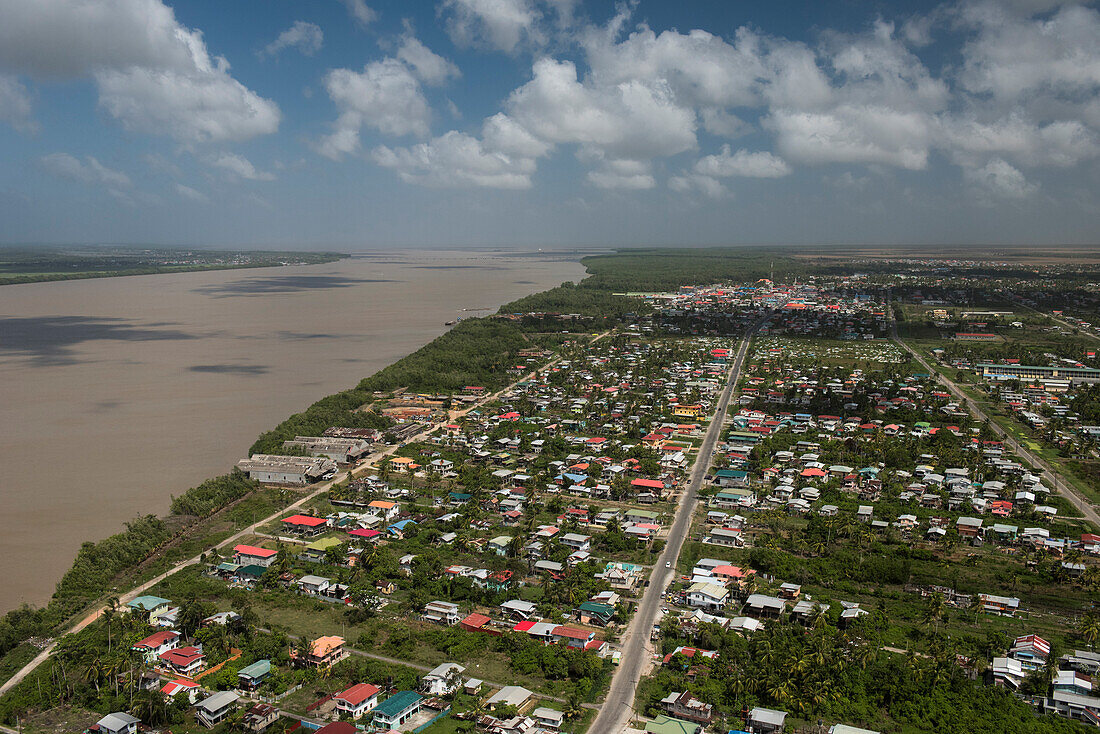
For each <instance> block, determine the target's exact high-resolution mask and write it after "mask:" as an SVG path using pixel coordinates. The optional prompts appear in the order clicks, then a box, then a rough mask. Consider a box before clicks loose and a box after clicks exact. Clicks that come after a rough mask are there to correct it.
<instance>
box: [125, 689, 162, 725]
mask: <svg viewBox="0 0 1100 734" xmlns="http://www.w3.org/2000/svg"><path fill="white" fill-rule="evenodd" d="M132 710H133V712H134V716H136V717H137V718H139V719H141V722H142V723H143V724H148V725H149V726H153V727H157V726H161V725H162V724H167V723H168V702H167V700H165V697H164V695H163V694H161V693H160V691H142V692H141V693H139V694H138V695H137V697H136V700H135V702H134V705H133V708H132Z"/></svg>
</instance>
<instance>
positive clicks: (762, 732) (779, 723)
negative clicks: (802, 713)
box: [749, 706, 787, 734]
mask: <svg viewBox="0 0 1100 734" xmlns="http://www.w3.org/2000/svg"><path fill="white" fill-rule="evenodd" d="M786 720H787V712H786V711H775V710H774V709H766V708H761V707H759V706H757V707H756V708H754V709H753V710H752V711H750V712H749V726H751V727H752V730H753V731H754V732H757V733H758V734H771V732H781V731H783V727H784V726H785V725H786Z"/></svg>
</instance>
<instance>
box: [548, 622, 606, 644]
mask: <svg viewBox="0 0 1100 734" xmlns="http://www.w3.org/2000/svg"><path fill="white" fill-rule="evenodd" d="M551 634H552V635H553V638H554V642H558V643H565V645H566V646H567V647H575V648H579V649H583V648H584V646H585V645H587V644H588V643H589V642H591V641H592V640H594V639H596V633H595V632H593V631H590V630H582V629H578V628H576V627H570V626H568V625H564V624H559V625H558V626H557V627H555V628H554V631H553V632H552V633H551Z"/></svg>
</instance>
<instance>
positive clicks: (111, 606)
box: [103, 596, 119, 655]
mask: <svg viewBox="0 0 1100 734" xmlns="http://www.w3.org/2000/svg"><path fill="white" fill-rule="evenodd" d="M118 605H119V599H118V597H117V596H109V597H107V605H106V606H105V607H103V620H104V621H105V622H106V623H107V654H108V655H109V654H110V653H111V623H112V622H114V620H115V615H116V614H117V613H118Z"/></svg>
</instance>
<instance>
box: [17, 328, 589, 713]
mask: <svg viewBox="0 0 1100 734" xmlns="http://www.w3.org/2000/svg"><path fill="white" fill-rule="evenodd" d="M609 333H610V332H609V331H605V332H603V333H601V334H599V335H597V336H596V337H594V338H593V339H592V342H596V341H598V340H600V339H602V338H603V337H605V336H607V334H609ZM559 361H561V360H560V358H559V359H554V360H552V361H550V362H548V363H546V364H545V365H542V366H541V367H538V368H536V369H534V370H532V371H531V372H529V373H527V374H525V375H524V376H523V377H521V378H519V379H518V380H516V381H515V382H513V383H511V384H510V385H507V386H506V387H503V388H501V389H500V390H498V391H497V392H495V393H493V394H492V395H488V396H486V397H484V398H482V399H481V400H478V401H477V402H475V403H473V404H472V405H470V406H469V407H467V408H465V409H463V410H461V411H459V412H457V413H452V414H451V415H450V416H448V417H447V419H446V420H443V421H440V422H438V423H435V424H432V425H431V426H429V427H428V428H426V429H425V430H424V431H422V432H421V433H418V434H417V435H415V436H413V437H411V438H409V439H407V441H405V442H404V443H411V442H415V441H421V440H423V439H425V438H427V437H428V435H429V434H431V432H432V431H434V430H436V429H437V428H442V427H443V426H445V425H447V424H448V423H451V422H453V421H454V420H455V419H456V418H458V417H461V416H463V415H465V414H466V413H468V412H469V411H471V410H473V409H474V408H476V407H478V406H480V405H484V404H486V403H489V402H492V401H493V400H496V399H497V398H499V397H500V396H501V395H502V394H503V393H504V392H506V391H508V390H511V389H512V388H513V387H515V386H516V385H518V384H519V383H521V382H524V381H526V380H530V379H531V378H533V377H534V376H535V375H536V374H537V373H538V372H540V371H542V370H544V369H547V368H548V367H552V366H553V365H555V364H557V363H558V362H559ZM398 448H399V446H391V447H390V448H387V449H386V450H384V451H380V452H378V453H375V454H373V455H371V457H370V458H369V460H368V461H365V462H363V463H361V464H359V465H358V466H356V467H354V468H352V469H350V470H348V471H345V472H341V473H339V474H337V475H336V476H335V477H333V478H332V479H331V480H329V481H327V482H324V483H323V484H319V485H317V486H316V487H315V488H314V490H313V491H312V492H310V493H309V494H307V495H305V496H303V497H302V498H301V499H299V500H298V501H297V502H295V503H294V504H292V505H290V506H289V507H284V508H282V509H280V510H279V511H278V512H275V513H273V514H271V515H269V516H268V517H265V518H264V519H262V520H260V521H258V522H255V523H253V524H251V525H249V526H248V527H246V528H245V529H244V530H241V531H240V532H237V533H234V534H233V535H231V536H230V537H228V538H226V539H225V540H223V541H222V542H221V543H218V544H217V545H216V546H214V548H216V549H221V548H225V547H227V546H229V545H231V544H233V543H236V542H237V541H238V540H240V539H241V538H243V537H245V536H247V535H251V534H255V532H256V530H257V529H258V528H260V527H261V526H263V525H266V524H267V523H269V522H274V521H275V520H277V519H278V518H280V517H282V516H284V515H286V513H287V512H290V511H293V510H296V509H299V508H300V507H302V506H303V505H305V504H306V503H307V502H309V501H310V500H312V499H313V498H315V497H317V496H318V495H320V494H321V493H322V492H327V491H328V490H329V489H330V488H331V487H332V486H333V485H335V484H338V483H340V482H343V481H345V480H346V479H349V478H351V477H353V476H355V475H356V474H359V473H361V472H364V471H366V470H367V469H370V468H371V465H372V464H374V463H376V462H378V461H380V460H381V459H384V458H385V457H386V456H389V455H391V454H393V453H394V452H395V451H397V449H398ZM201 558H202V554H201V553H200V554H198V555H195V556H192V557H191V558H189V559H187V560H186V561H179V562H177V563H176V565H175V566H173V567H172V568H170V569H168V570H167V571H165V572H164V573H162V574H160V575H158V576H156V577H155V578H152V579H150V580H149V581H146V582H145V583H144V584H142V585H141V586H138V587H137V588H134V589H131V590H130V591H127V592H126V593H124V594H121V595H120V596H119V603H121V604H125V603H126V602H129V601H132V600H133V599H134V598H136V597H137V596H139V595H141V594H143V593H145V592H146V591H148V590H149V589H151V588H153V587H154V586H156V585H157V584H159V583H160V582H161V581H164V580H165V579H166V578H168V577H169V576H172V575H173V574H175V573H177V572H178V571H180V570H181V569H184V568H186V567H187V566H190V565H192V564H195V563H198V562H199V561H200V560H201ZM105 609H106V607H105V606H103V607H99V608H97V609H96V610H95V611H93V612H91V613H90V614H88V616H86V617H84V618H83V619H81V620H80V621H79V622H77V623H76V624H74V625H73V626H72V627H70V628H69V629H68V630H66V631H65V632H64V633H63V634H62V635H60V636H59V637H57V638H55V639H54V640H52V641H51V642H50V644H49V645H47V646H46V647H45V648H44V649H43V650H42V652H40V653H38V655H36V656H35V657H34V659H32V660H31V661H30V662H29V663H27V664H26V665H24V666H23V667H22V668H21V669H20V670H19V672H18V673H16V674H15V675H13V676H12V677H11V678H9V679H8V680H6V681H4V683H3V684H2V685H0V696H3V695H4V694H5V693H7V692H8V691H10V690H11V689H12V688H14V687H15V686H17V685H19V683H20V682H22V680H23V679H24V678H26V677H27V676H28V675H30V674H31V673H32V672H33V671H34V670H35V669H36V668H37V667H38V666H39V665H41V664H42V663H44V662H46V661H47V660H49V658H50V656H51V655H53V653H54V650H56V649H57V644H58V642H59V641H60V640H61V637H64V636H65V635H71V634H75V633H77V632H79V631H80V630H82V629H84V628H85V627H87V626H88V625H89V624H91V623H92V622H95V621H96V620H97V619H99V617H100V616H101V615H102V614H103V611H104V610H105Z"/></svg>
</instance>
